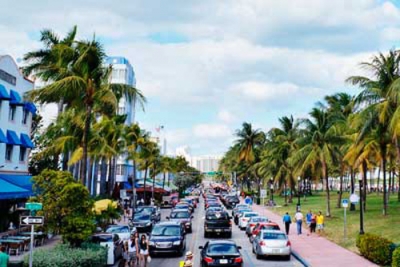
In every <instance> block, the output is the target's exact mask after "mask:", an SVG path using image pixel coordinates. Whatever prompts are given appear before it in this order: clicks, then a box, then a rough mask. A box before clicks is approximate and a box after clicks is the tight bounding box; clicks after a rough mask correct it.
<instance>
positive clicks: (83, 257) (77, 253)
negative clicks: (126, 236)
mask: <svg viewBox="0 0 400 267" xmlns="http://www.w3.org/2000/svg"><path fill="white" fill-rule="evenodd" d="M106 263H107V250H106V248H104V247H101V246H100V245H96V244H86V243H84V244H82V246H81V247H80V248H72V247H70V246H68V245H65V244H60V245H57V246H56V247H54V248H53V249H50V250H46V249H39V250H37V251H35V252H34V256H33V266H35V267H54V266H57V267H71V266H73V267H94V266H96V267H97V266H99V267H102V266H105V265H106ZM28 264H29V257H28V256H27V257H25V259H24V266H25V267H27V266H28Z"/></svg>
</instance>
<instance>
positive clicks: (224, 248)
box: [207, 244, 238, 255]
mask: <svg viewBox="0 0 400 267" xmlns="http://www.w3.org/2000/svg"><path fill="white" fill-rule="evenodd" d="M207 252H208V253H209V254H217V255H226V254H237V253H238V249H237V247H236V246H235V245H234V244H211V245H209V246H208V249H207Z"/></svg>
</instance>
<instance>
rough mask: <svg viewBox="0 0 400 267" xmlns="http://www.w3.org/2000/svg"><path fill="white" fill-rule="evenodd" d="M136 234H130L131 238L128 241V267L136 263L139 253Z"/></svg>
mask: <svg viewBox="0 0 400 267" xmlns="http://www.w3.org/2000/svg"><path fill="white" fill-rule="evenodd" d="M138 247H139V246H138V233H135V234H131V238H130V239H129V240H128V257H127V262H128V266H130V267H133V266H135V264H136V263H138V258H139V251H138Z"/></svg>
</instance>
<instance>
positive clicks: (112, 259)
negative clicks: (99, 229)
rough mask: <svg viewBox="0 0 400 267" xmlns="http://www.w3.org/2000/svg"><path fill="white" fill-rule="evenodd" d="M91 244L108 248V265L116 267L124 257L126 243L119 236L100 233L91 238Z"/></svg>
mask: <svg viewBox="0 0 400 267" xmlns="http://www.w3.org/2000/svg"><path fill="white" fill-rule="evenodd" d="M90 242H92V243H95V244H99V245H100V246H102V247H106V248H107V265H114V264H115V263H116V262H117V260H118V259H119V258H121V257H122V255H123V247H124V242H123V241H122V240H121V239H120V238H119V236H118V234H111V233H99V234H94V235H93V236H92V237H91V238H90Z"/></svg>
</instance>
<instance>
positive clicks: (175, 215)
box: [170, 211, 190, 219]
mask: <svg viewBox="0 0 400 267" xmlns="http://www.w3.org/2000/svg"><path fill="white" fill-rule="evenodd" d="M170 217H171V218H173V219H181V218H185V219H186V218H189V217H190V213H189V212H187V211H186V212H185V211H183V212H173V213H171V216H170Z"/></svg>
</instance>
